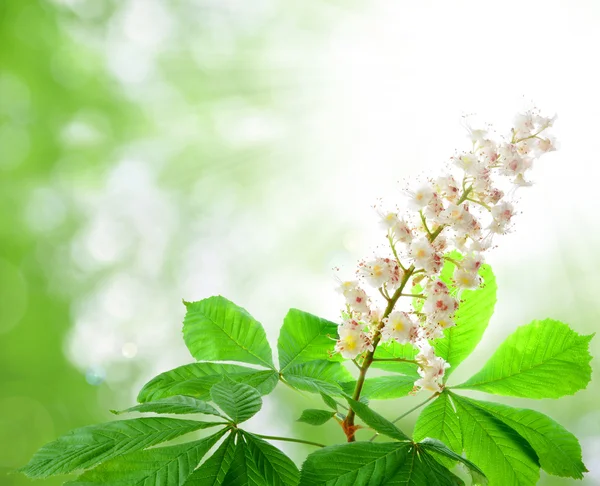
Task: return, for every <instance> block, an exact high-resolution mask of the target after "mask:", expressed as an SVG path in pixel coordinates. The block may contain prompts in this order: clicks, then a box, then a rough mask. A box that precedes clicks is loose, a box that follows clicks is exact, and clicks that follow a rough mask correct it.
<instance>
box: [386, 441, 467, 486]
mask: <svg viewBox="0 0 600 486" xmlns="http://www.w3.org/2000/svg"><path fill="white" fill-rule="evenodd" d="M385 486H464V482H463V481H462V479H460V478H458V477H457V476H455V475H454V474H452V473H451V472H450V471H449V470H448V469H447V468H446V467H444V466H443V465H442V464H440V463H439V462H437V461H436V460H435V459H434V458H433V457H432V456H431V455H430V454H428V453H427V451H425V450H423V449H422V448H421V446H420V444H411V447H410V448H409V451H408V454H407V457H406V459H405V461H404V463H403V464H402V465H401V466H400V468H399V469H398V470H397V471H396V474H395V475H394V478H393V479H392V480H390V481H387V482H386V483H385Z"/></svg>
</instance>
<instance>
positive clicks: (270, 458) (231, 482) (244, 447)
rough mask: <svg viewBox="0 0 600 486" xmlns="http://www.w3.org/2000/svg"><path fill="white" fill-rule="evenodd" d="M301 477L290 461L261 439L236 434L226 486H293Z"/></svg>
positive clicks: (245, 434) (225, 481) (252, 435)
mask: <svg viewBox="0 0 600 486" xmlns="http://www.w3.org/2000/svg"><path fill="white" fill-rule="evenodd" d="M299 477H300V473H299V471H298V468H297V467H296V465H295V464H294V463H293V462H292V460H291V459H290V458H289V457H287V456H286V455H285V454H284V453H283V452H281V451H280V450H279V449H277V448H276V447H274V446H272V445H271V444H269V443H268V442H266V441H264V440H263V439H261V438H260V437H257V436H256V435H254V434H251V433H249V432H245V431H241V430H240V431H239V433H238V437H237V444H236V449H235V455H234V459H233V462H232V464H231V467H230V469H229V471H228V472H227V475H226V476H225V479H224V481H223V484H226V485H227V486H266V485H269V486H271V485H272V486H295V485H297V484H298V481H299Z"/></svg>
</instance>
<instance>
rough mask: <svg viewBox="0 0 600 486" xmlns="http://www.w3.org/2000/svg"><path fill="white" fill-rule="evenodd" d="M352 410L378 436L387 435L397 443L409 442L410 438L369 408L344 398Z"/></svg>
mask: <svg viewBox="0 0 600 486" xmlns="http://www.w3.org/2000/svg"><path fill="white" fill-rule="evenodd" d="M346 400H348V403H349V404H350V406H351V407H352V410H354V412H355V413H356V415H358V416H359V417H360V418H361V419H362V420H363V422H364V423H365V424H367V425H368V426H369V427H371V428H372V429H373V430H374V431H376V432H379V433H380V434H383V435H387V436H388V437H391V438H392V439H396V440H399V441H409V440H410V438H409V437H408V436H407V435H406V434H405V433H404V432H402V431H401V430H400V429H399V428H398V427H396V426H395V425H394V424H393V423H392V422H390V421H389V420H387V419H386V418H384V417H382V416H381V415H379V414H378V413H377V412H375V410H372V409H371V408H369V406H368V405H366V404H364V403H361V402H358V401H356V400H353V399H352V398H350V397H348V396H347V397H346Z"/></svg>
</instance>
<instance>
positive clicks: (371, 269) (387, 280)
mask: <svg viewBox="0 0 600 486" xmlns="http://www.w3.org/2000/svg"><path fill="white" fill-rule="evenodd" d="M358 274H359V276H361V277H363V278H364V279H365V280H366V281H367V283H368V284H369V285H371V286H372V287H375V288H379V287H382V286H383V284H387V286H388V287H390V288H391V287H393V286H394V285H396V284H397V283H398V282H399V281H400V267H399V266H398V263H397V262H395V261H393V260H391V259H390V258H376V259H375V260H372V261H369V262H361V263H359V265H358Z"/></svg>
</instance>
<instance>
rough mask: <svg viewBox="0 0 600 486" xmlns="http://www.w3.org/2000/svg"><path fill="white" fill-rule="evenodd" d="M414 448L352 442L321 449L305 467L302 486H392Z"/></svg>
mask: <svg viewBox="0 0 600 486" xmlns="http://www.w3.org/2000/svg"><path fill="white" fill-rule="evenodd" d="M411 447H413V444H411V443H410V442H403V443H401V442H382V443H380V442H350V443H346V444H339V445H334V446H329V447H325V448H323V449H319V450H318V451H316V452H313V453H312V454H310V455H309V456H308V457H307V458H306V461H305V462H304V464H303V465H302V472H301V476H300V486H355V485H361V486H368V485H384V484H385V485H387V484H390V483H389V481H390V480H391V479H392V478H394V477H395V473H396V471H397V470H398V469H399V467H400V466H401V465H402V464H403V463H404V461H405V460H406V457H407V453H408V451H409V450H410V448H411ZM398 484H401V483H398Z"/></svg>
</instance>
